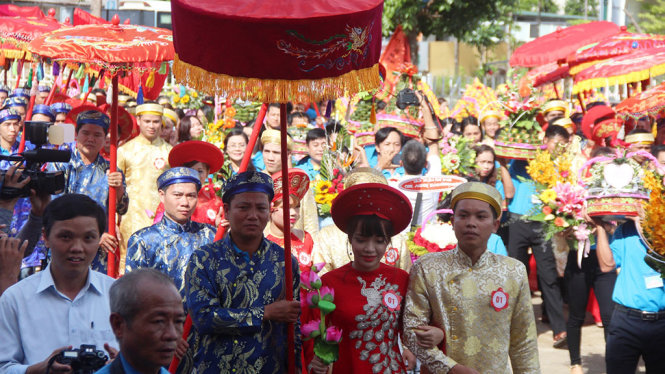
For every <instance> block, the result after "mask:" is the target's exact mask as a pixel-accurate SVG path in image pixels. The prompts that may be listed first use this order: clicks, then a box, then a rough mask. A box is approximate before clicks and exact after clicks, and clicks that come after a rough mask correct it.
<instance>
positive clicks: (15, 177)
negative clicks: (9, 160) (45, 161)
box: [0, 164, 30, 210]
mask: <svg viewBox="0 0 665 374" xmlns="http://www.w3.org/2000/svg"><path fill="white" fill-rule="evenodd" d="M18 168H19V164H16V165H14V166H12V167H10V168H9V169H8V170H7V172H6V173H5V180H4V181H3V183H2V187H3V188H16V189H21V188H23V187H25V186H26V185H27V184H28V183H30V177H27V178H25V179H24V180H22V181H20V182H19V178H20V177H21V171H20V170H17V169H18ZM17 200H18V196H17V197H15V198H11V199H0V207H2V208H5V209H7V210H14V205H15V204H16V201H17Z"/></svg>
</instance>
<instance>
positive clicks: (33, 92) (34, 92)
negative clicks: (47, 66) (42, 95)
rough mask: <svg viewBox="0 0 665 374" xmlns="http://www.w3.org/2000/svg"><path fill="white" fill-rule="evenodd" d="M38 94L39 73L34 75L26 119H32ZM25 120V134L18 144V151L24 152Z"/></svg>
mask: <svg viewBox="0 0 665 374" xmlns="http://www.w3.org/2000/svg"><path fill="white" fill-rule="evenodd" d="M36 95H37V74H34V75H33V84H32V87H31V88H30V103H29V104H28V109H27V110H26V111H25V121H30V120H31V119H32V108H33V107H34V106H35V96H36ZM25 121H24V123H23V129H22V131H23V134H21V142H20V143H19V145H18V153H22V152H23V151H24V150H25Z"/></svg>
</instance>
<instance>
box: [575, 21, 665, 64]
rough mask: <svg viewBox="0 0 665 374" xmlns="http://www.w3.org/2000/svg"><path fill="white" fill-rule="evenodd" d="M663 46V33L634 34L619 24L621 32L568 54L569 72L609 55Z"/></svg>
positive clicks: (614, 55)
mask: <svg viewBox="0 0 665 374" xmlns="http://www.w3.org/2000/svg"><path fill="white" fill-rule="evenodd" d="M664 46H665V35H651V34H634V33H632V32H628V31H626V26H621V32H620V33H618V34H615V35H611V36H608V37H607V38H605V39H603V40H600V41H598V42H597V43H592V44H589V45H585V46H583V47H581V48H579V49H578V50H577V51H575V52H574V53H572V54H570V55H568V57H567V58H566V61H567V62H568V65H569V66H570V73H571V74H573V75H574V74H577V73H579V72H580V71H582V70H584V69H586V68H588V67H589V66H591V65H592V64H595V63H597V62H599V61H602V60H606V59H608V58H611V57H616V56H623V55H627V54H630V53H633V52H635V51H638V50H642V49H650V48H658V47H664Z"/></svg>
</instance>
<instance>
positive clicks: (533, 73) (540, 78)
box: [526, 62, 570, 87]
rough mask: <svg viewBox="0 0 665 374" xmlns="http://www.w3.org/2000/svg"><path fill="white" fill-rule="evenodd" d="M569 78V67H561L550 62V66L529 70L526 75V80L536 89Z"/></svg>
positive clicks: (564, 65)
mask: <svg viewBox="0 0 665 374" xmlns="http://www.w3.org/2000/svg"><path fill="white" fill-rule="evenodd" d="M569 76H570V75H569V74H568V65H567V64H563V65H559V64H558V63H556V62H550V63H549V64H545V65H543V66H539V67H537V68H534V69H531V70H529V72H528V73H526V78H527V79H528V80H529V81H530V82H531V84H533V86H534V87H539V86H542V85H544V84H547V83H552V82H555V81H558V80H559V79H563V78H567V77H569Z"/></svg>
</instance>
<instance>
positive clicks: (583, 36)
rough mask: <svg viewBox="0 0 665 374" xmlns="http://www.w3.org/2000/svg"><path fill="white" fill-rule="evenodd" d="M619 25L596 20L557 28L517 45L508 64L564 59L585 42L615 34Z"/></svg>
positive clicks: (537, 63) (535, 63) (543, 62)
mask: <svg viewBox="0 0 665 374" xmlns="http://www.w3.org/2000/svg"><path fill="white" fill-rule="evenodd" d="M619 31H620V29H619V26H617V25H616V24H614V23H612V22H609V21H596V22H589V23H584V24H580V25H575V26H570V27H566V28H564V29H558V30H556V31H555V32H552V33H549V34H547V35H544V36H541V37H540V38H537V39H534V40H533V41H530V42H528V43H525V44H523V45H521V46H520V47H518V48H517V49H516V50H515V52H513V54H512V56H510V66H523V67H533V66H540V65H545V64H547V63H550V62H555V61H559V60H563V59H565V58H566V57H567V56H568V55H569V54H571V53H573V52H575V51H576V50H577V49H578V48H580V47H582V46H585V45H587V44H590V43H593V42H596V41H598V40H601V39H603V38H605V37H608V36H610V35H614V34H617V33H618V32H619Z"/></svg>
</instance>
